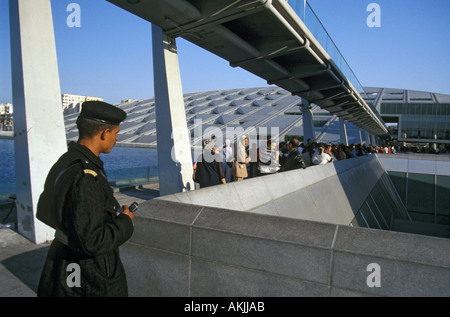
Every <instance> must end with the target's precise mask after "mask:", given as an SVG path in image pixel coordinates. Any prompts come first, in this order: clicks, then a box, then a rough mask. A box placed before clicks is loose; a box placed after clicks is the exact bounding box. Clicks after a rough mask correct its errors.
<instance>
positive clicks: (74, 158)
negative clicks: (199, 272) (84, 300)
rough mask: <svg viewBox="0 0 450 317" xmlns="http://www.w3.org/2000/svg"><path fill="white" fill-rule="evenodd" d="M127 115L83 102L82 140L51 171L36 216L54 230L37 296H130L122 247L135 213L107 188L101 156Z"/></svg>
mask: <svg viewBox="0 0 450 317" xmlns="http://www.w3.org/2000/svg"><path fill="white" fill-rule="evenodd" d="M125 118H126V113H125V112H124V111H123V110H121V109H119V108H117V107H115V106H113V105H110V104H107V103H104V102H97V101H94V102H85V103H84V104H83V107H82V111H81V113H80V116H79V117H78V120H77V127H78V130H79V139H78V142H77V143H75V142H71V143H70V144H69V149H68V151H67V152H66V153H65V154H63V155H62V156H61V157H60V159H59V160H58V161H57V162H56V163H55V165H54V166H53V167H52V168H51V170H50V172H49V174H48V176H47V179H46V182H45V186H44V191H43V193H42V194H41V197H40V198H39V202H38V207H37V218H38V219H40V220H41V221H43V222H44V223H46V224H47V225H49V226H51V227H53V228H54V229H55V230H56V233H55V240H53V242H52V244H51V246H50V250H49V252H48V255H47V260H46V262H45V265H44V269H43V272H42V275H41V279H40V282H39V287H38V296H127V295H128V287H127V281H126V275H125V269H124V267H123V265H122V262H121V260H120V255H119V246H120V245H121V244H123V243H124V242H126V241H127V240H128V239H129V238H130V237H131V235H132V233H133V218H134V214H133V213H132V212H130V211H129V209H128V206H123V212H122V213H120V214H117V212H118V210H119V208H120V205H119V203H118V202H117V200H116V199H115V198H114V195H113V190H112V188H111V187H110V186H109V184H108V180H107V178H106V175H105V172H104V170H103V162H102V161H101V159H100V158H99V155H100V154H101V153H109V152H110V151H111V149H112V147H113V146H114V145H115V142H116V141H117V133H118V132H119V125H120V122H122V121H123V120H124V119H125Z"/></svg>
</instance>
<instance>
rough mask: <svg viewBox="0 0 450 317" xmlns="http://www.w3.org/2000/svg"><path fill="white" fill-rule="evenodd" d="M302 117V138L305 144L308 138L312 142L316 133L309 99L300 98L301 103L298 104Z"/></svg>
mask: <svg viewBox="0 0 450 317" xmlns="http://www.w3.org/2000/svg"><path fill="white" fill-rule="evenodd" d="M300 108H301V110H302V117H303V139H304V142H305V144H306V142H307V141H308V139H311V142H313V141H314V140H315V139H316V133H315V131H314V122H313V114H312V112H311V106H310V104H309V101H308V100H306V99H303V98H302V105H301V106H300Z"/></svg>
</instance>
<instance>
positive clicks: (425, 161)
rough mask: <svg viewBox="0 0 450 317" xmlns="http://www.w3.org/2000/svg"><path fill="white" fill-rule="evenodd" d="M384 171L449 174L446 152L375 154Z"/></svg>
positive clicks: (449, 164)
mask: <svg viewBox="0 0 450 317" xmlns="http://www.w3.org/2000/svg"><path fill="white" fill-rule="evenodd" d="M376 155H377V157H378V159H379V160H380V162H381V164H382V165H383V167H384V169H385V170H386V171H390V172H403V173H418V174H432V175H442V176H450V155H448V154H423V153H411V154H405V153H401V154H395V155H392V154H376Z"/></svg>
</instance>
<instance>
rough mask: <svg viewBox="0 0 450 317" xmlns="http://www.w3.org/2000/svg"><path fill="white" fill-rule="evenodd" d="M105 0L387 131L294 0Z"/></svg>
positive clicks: (370, 128)
mask: <svg viewBox="0 0 450 317" xmlns="http://www.w3.org/2000/svg"><path fill="white" fill-rule="evenodd" d="M107 1H109V2H111V3H113V4H115V5H117V6H119V7H121V8H123V9H125V10H127V11H129V12H131V13H133V14H135V15H137V16H139V17H141V18H143V19H145V20H147V21H149V22H151V23H153V24H155V25H158V26H159V27H161V28H162V30H163V31H164V32H165V33H166V34H167V35H169V36H170V37H172V38H176V37H182V38H184V39H186V40H188V41H190V42H192V43H194V44H196V45H198V46H199V47H202V48H204V49H206V50H208V51H210V52H212V53H213V54H215V55H217V56H220V57H222V58H223V59H225V60H227V61H229V62H230V65H231V66H233V67H241V68H243V69H245V70H247V71H249V72H251V73H253V74H255V75H256V76H259V77H261V78H263V79H265V80H266V81H267V82H268V83H269V84H274V85H277V86H279V87H281V88H284V89H286V90H287V91H289V92H291V93H292V94H293V95H297V96H300V97H302V98H304V99H307V100H308V101H309V102H310V103H314V104H316V105H318V106H320V107H321V108H323V109H326V110H327V111H329V112H331V113H333V114H335V115H337V116H339V117H341V118H343V119H345V120H348V121H349V122H352V123H353V124H355V125H356V126H358V127H360V128H362V129H364V130H366V131H368V132H370V133H373V134H375V135H378V136H380V137H387V136H388V135H389V132H388V130H387V128H386V125H385V123H384V122H383V120H382V119H381V117H380V116H379V115H378V114H377V112H376V110H374V109H373V108H371V107H369V106H368V105H367V103H366V102H365V100H364V98H363V97H362V96H361V94H360V91H358V89H357V88H355V86H354V85H353V84H354V83H352V82H350V80H349V79H348V76H345V75H344V72H345V71H344V70H343V68H344V67H343V63H342V60H343V58H342V56H341V57H340V59H339V60H338V58H337V57H335V56H333V58H334V59H333V58H332V57H331V56H330V55H329V53H328V52H327V51H326V50H325V49H328V48H324V47H322V45H321V44H320V43H319V41H318V40H317V39H316V38H315V37H314V36H313V35H312V33H311V32H310V30H308V28H307V27H306V25H305V24H304V23H303V21H302V19H300V17H299V16H298V14H297V13H296V11H294V9H293V8H292V7H291V6H290V5H289V3H295V2H296V1H291V0H290V1H289V2H288V1H285V0H240V1H239V0H237V1H229V0H214V1H211V0H164V1H160V0H107ZM301 3H303V0H302V1H301ZM326 36H328V34H326ZM333 45H334V43H333ZM328 51H330V50H328ZM330 54H332V53H331V51H330ZM338 65H339V66H338ZM344 66H347V67H348V65H346V64H345V65H344Z"/></svg>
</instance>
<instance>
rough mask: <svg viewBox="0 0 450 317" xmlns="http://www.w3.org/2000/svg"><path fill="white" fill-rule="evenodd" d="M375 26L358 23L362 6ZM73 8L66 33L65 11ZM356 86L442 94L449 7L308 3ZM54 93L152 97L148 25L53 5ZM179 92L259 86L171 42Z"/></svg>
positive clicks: (113, 13) (0, 91) (439, 1)
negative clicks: (77, 16) (374, 10)
mask: <svg viewBox="0 0 450 317" xmlns="http://www.w3.org/2000/svg"><path fill="white" fill-rule="evenodd" d="M372 2H374V3H377V4H379V6H380V18H381V27H379V28H377V27H375V28H370V27H368V26H367V24H366V19H367V17H368V16H369V14H370V12H368V11H367V10H366V9H367V6H368V4H370V3H372ZM70 3H77V4H79V5H80V8H81V27H79V28H76V27H74V28H70V27H68V26H67V24H66V19H67V17H68V16H69V14H70V12H67V11H66V9H67V6H68V5H69V4H70ZM309 3H310V5H311V7H312V8H313V9H314V11H315V12H316V14H317V16H318V17H319V18H320V20H321V21H322V23H323V24H324V26H325V28H326V29H327V31H328V33H329V34H330V35H331V37H332V38H333V40H334V42H335V43H336V45H337V46H338V48H339V49H340V51H341V52H342V54H343V56H344V57H345V58H346V60H347V62H348V64H349V65H350V67H351V68H352V69H353V71H354V73H355V74H356V76H357V77H358V79H359V81H360V82H361V84H362V85H363V86H375V87H390V88H404V89H412V90H423V91H431V92H437V93H444V94H450V58H449V56H450V54H449V52H450V36H449V35H448V31H449V30H450V22H449V21H450V19H448V14H449V13H450V1H449V0H428V1H426V0H371V1H368V0H310V1H309ZM52 10H53V19H54V28H55V39H56V46H57V54H58V65H59V73H60V83H61V92H62V93H71V94H80V95H89V96H95V97H102V98H103V99H104V100H105V101H107V102H110V103H119V102H120V100H122V99H126V98H131V99H146V98H152V97H153V96H154V89H153V65H152V63H153V62H152V44H151V24H150V23H149V22H147V21H144V20H142V19H140V18H138V17H135V16H134V15H132V14H130V13H128V12H126V11H124V10H122V9H120V8H117V7H116V6H114V5H112V4H110V3H109V2H107V1H105V0H53V1H52ZM8 15H9V7H8V0H0V103H2V102H12V97H11V69H10V68H11V65H10V51H9V50H10V47H9V18H8ZM177 45H178V52H179V62H180V70H181V79H182V84H183V91H184V92H185V93H188V92H198V91H208V90H215V89H230V88H245V87H259V86H267V83H266V82H265V81H264V80H262V79H260V78H258V77H256V76H254V75H252V74H250V73H248V72H246V71H244V70H242V69H240V68H232V67H231V66H229V63H228V62H227V61H225V60H222V59H221V58H219V57H216V56H214V55H212V54H211V53H209V52H206V51H204V50H202V49H200V48H198V47H196V46H195V45H193V44H190V43H189V42H187V41H185V40H183V39H177Z"/></svg>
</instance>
